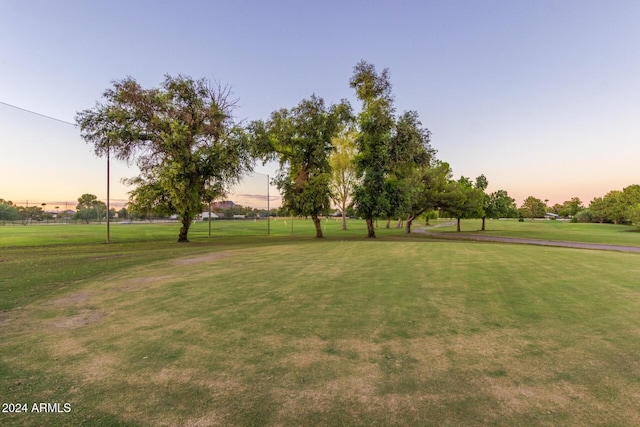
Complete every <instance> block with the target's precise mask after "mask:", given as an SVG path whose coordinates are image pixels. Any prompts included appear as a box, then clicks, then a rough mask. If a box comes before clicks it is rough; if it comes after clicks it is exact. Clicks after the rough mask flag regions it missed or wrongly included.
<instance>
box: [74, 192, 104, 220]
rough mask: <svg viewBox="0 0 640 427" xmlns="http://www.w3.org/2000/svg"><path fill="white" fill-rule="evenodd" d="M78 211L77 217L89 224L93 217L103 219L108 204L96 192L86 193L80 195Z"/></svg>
mask: <svg viewBox="0 0 640 427" xmlns="http://www.w3.org/2000/svg"><path fill="white" fill-rule="evenodd" d="M76 211H77V212H76V215H77V217H78V218H80V219H81V220H83V221H84V222H86V223H87V224H89V221H90V220H92V219H97V220H98V221H101V220H102V215H104V214H105V213H106V211H107V205H106V204H105V203H104V202H103V201H101V200H98V197H97V196H96V195H95V194H88V193H85V194H83V195H82V196H80V197H78V204H77V205H76Z"/></svg>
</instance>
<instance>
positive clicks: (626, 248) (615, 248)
mask: <svg viewBox="0 0 640 427" xmlns="http://www.w3.org/2000/svg"><path fill="white" fill-rule="evenodd" d="M450 225H455V221H452V222H447V223H444V224H438V225H434V226H431V227H421V228H417V229H416V230H415V232H416V233H423V234H426V235H428V236H430V237H435V238H438V239H451V240H474V241H481V242H501V243H520V244H525V245H539V246H558V247H563V248H577V249H597V250H602V251H620V252H638V253H640V247H637V246H621V245H603V244H600V243H584V242H566V241H557V240H541V239H521V238H518V237H501V236H486V235H480V234H465V233H438V232H435V233H434V232H430V231H428V230H429V229H432V228H438V227H448V226H450Z"/></svg>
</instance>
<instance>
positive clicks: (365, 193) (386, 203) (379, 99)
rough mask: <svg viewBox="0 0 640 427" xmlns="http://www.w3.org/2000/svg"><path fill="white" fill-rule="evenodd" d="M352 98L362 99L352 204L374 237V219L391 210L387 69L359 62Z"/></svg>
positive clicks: (390, 116) (390, 109)
mask: <svg viewBox="0 0 640 427" xmlns="http://www.w3.org/2000/svg"><path fill="white" fill-rule="evenodd" d="M349 85H350V87H351V88H352V89H355V92H356V97H357V98H358V99H359V100H360V101H362V110H361V111H360V113H359V114H358V116H357V124H358V130H359V132H358V136H357V138H356V140H355V145H356V149H357V150H358V154H357V156H356V162H355V163H356V173H357V175H358V184H357V185H356V187H355V189H354V195H353V200H354V205H355V209H356V212H357V213H358V215H359V216H361V217H363V218H364V219H365V221H366V224H367V237H368V238H375V237H376V233H375V229H374V220H375V218H376V217H386V216H387V215H388V214H389V212H390V211H391V201H390V193H391V191H392V189H390V188H389V181H388V174H389V172H390V167H391V155H390V154H391V153H390V142H391V137H392V131H393V129H394V124H395V123H394V108H393V100H392V97H391V82H390V80H389V70H388V69H384V70H383V71H382V73H378V72H377V71H376V69H375V67H374V66H373V65H372V64H369V63H367V62H366V61H360V62H359V63H358V64H357V65H356V66H355V67H354V70H353V76H352V77H351V80H350V81H349Z"/></svg>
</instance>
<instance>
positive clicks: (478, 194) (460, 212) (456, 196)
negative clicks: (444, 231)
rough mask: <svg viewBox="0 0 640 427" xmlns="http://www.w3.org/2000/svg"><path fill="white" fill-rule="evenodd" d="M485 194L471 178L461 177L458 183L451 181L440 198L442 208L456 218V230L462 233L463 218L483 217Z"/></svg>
mask: <svg viewBox="0 0 640 427" xmlns="http://www.w3.org/2000/svg"><path fill="white" fill-rule="evenodd" d="M483 201H484V192H483V191H482V190H481V189H479V188H476V187H475V185H474V183H473V181H472V180H471V179H470V178H467V177H464V176H461V177H460V179H458V180H457V181H453V180H451V181H449V183H448V184H447V186H446V187H445V189H444V191H443V192H442V194H441V196H440V208H441V210H442V211H443V212H444V213H446V214H448V215H449V216H451V217H453V218H456V220H457V221H456V222H457V227H456V230H457V231H458V232H459V231H460V220H461V219H462V218H478V217H481V216H482V215H483V213H482V205H483Z"/></svg>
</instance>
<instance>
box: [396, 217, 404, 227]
mask: <svg viewBox="0 0 640 427" xmlns="http://www.w3.org/2000/svg"><path fill="white" fill-rule="evenodd" d="M402 223H403V221H402V216H400V217H398V223H397V224H396V228H401V227H402Z"/></svg>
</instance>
